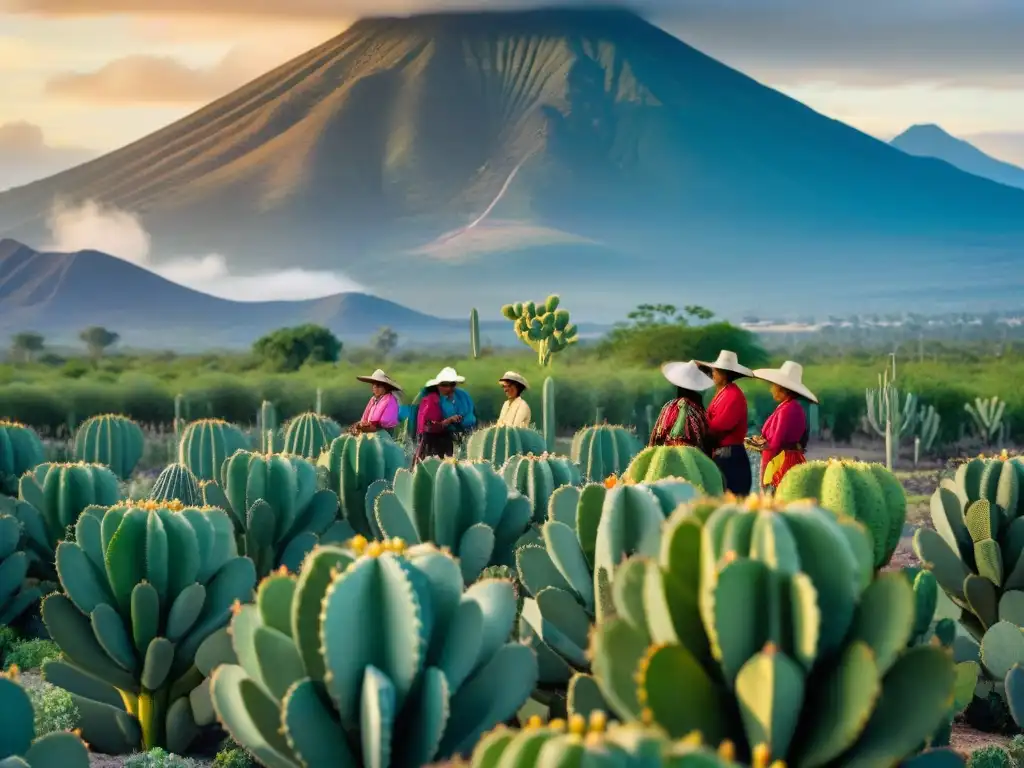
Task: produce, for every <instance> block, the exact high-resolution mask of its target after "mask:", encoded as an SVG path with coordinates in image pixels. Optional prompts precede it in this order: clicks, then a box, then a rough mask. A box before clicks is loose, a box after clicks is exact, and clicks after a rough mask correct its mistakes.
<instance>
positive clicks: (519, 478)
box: [501, 453, 583, 523]
mask: <svg viewBox="0 0 1024 768" xmlns="http://www.w3.org/2000/svg"><path fill="white" fill-rule="evenodd" d="M501 476H502V477H503V478H505V483H506V484H507V485H508V487H509V488H511V489H512V490H514V491H518V492H519V493H521V494H523V495H524V496H526V497H527V498H528V499H529V500H530V504H531V507H532V509H533V521H534V522H536V523H542V522H544V518H545V517H547V513H548V501H549V500H550V498H551V494H552V493H554V492H555V491H556V490H557V489H559V488H561V487H562V486H563V485H579V484H580V482H581V481H582V479H583V478H582V476H581V475H580V468H579V467H577V466H576V465H575V464H573V462H572V460H571V459H569V458H568V457H567V456H555V455H551V454H547V453H542V454H541V455H540V456H534V455H532V454H531V455H529V456H512V457H511V458H510V459H509V460H508V461H506V462H505V465H504V466H503V467H502V468H501Z"/></svg>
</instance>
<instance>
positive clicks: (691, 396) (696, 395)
mask: <svg viewBox="0 0 1024 768" xmlns="http://www.w3.org/2000/svg"><path fill="white" fill-rule="evenodd" d="M676 397H677V398H680V397H681V398H683V399H684V400H689V401H690V402H691V403H693V404H694V405H699V406H701V407H703V406H704V396H703V395H701V393H700V392H697V391H695V390H692V389H687V388H686V387H676Z"/></svg>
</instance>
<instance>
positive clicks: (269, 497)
mask: <svg viewBox="0 0 1024 768" xmlns="http://www.w3.org/2000/svg"><path fill="white" fill-rule="evenodd" d="M202 490H203V500H204V501H205V502H206V504H208V505H210V506H211V507H219V508H220V509H224V510H227V512H228V513H229V514H230V516H231V520H232V522H233V523H234V527H235V534H236V536H237V539H238V549H239V551H240V552H241V553H243V554H244V555H246V557H249V558H251V559H252V560H253V562H254V563H255V564H256V573H257V574H258V575H259V576H260V577H261V578H262V577H263V576H266V575H267V574H269V573H270V572H271V571H273V570H274V569H276V568H278V567H280V566H284V567H286V568H287V569H288V570H290V571H292V572H294V571H297V570H298V568H299V565H300V564H301V563H302V560H303V558H304V557H305V556H306V555H307V554H308V553H309V552H310V551H311V550H312V549H313V547H315V546H316V545H317V544H318V543H320V542H321V541H324V542H333V541H346V540H347V539H349V538H351V537H352V536H354V535H355V532H354V531H353V530H352V527H351V526H350V525H349V524H348V523H347V522H345V521H344V520H339V519H338V496H337V494H335V493H334V491H330V490H326V489H320V488H319V476H318V474H317V468H316V467H315V466H314V465H313V464H312V463H311V462H309V461H307V460H306V459H302V458H299V457H297V456H284V455H277V454H275V455H271V456H264V455H263V454H259V453H249V452H248V451H238V452H237V453H235V454H234V455H233V456H231V458H230V459H228V460H227V461H225V462H224V466H223V467H222V468H221V482H220V484H219V485H217V484H214V483H203V485H202Z"/></svg>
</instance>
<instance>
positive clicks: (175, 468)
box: [149, 464, 203, 507]
mask: <svg viewBox="0 0 1024 768" xmlns="http://www.w3.org/2000/svg"><path fill="white" fill-rule="evenodd" d="M149 498H150V500H151V501H175V500H176V501H180V502H181V503H182V504H184V505H185V506H186V507H201V506H202V505H203V492H202V491H201V490H200V489H199V480H197V479H196V476H195V475H193V474H192V472H191V470H190V469H189V468H188V467H186V466H185V465H184V464H168V465H167V466H166V467H164V469H163V471H162V472H161V473H160V476H159V477H158V478H157V479H156V482H155V483H154V484H153V490H152V491H150V493H149Z"/></svg>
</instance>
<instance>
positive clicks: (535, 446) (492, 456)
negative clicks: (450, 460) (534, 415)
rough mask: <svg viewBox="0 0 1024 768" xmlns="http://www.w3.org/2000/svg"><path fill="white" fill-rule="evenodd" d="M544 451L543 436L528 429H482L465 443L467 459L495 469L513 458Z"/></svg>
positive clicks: (545, 447)
mask: <svg viewBox="0 0 1024 768" xmlns="http://www.w3.org/2000/svg"><path fill="white" fill-rule="evenodd" d="M546 451H547V445H546V443H545V442H544V435H542V434H541V433H540V432H538V431H537V430H535V429H530V428H529V427H484V428H483V429H478V430H476V431H475V432H474V433H473V434H472V435H470V436H469V440H468V441H466V458H467V459H470V460H473V461H479V460H484V461H489V462H491V464H493V465H494V466H495V467H501V466H502V465H504V463H505V462H506V461H508V460H509V459H510V458H511V457H513V456H526V455H528V454H531V453H532V454H534V455H536V456H540V455H541V454H542V453H544V452H546Z"/></svg>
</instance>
